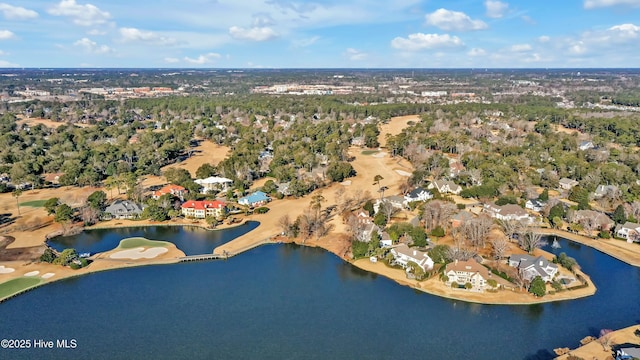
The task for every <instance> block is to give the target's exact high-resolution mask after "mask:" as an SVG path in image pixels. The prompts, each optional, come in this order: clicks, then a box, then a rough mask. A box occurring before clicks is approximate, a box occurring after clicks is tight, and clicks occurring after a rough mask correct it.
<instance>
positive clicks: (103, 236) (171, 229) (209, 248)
mask: <svg viewBox="0 0 640 360" xmlns="http://www.w3.org/2000/svg"><path fill="white" fill-rule="evenodd" d="M258 225H260V223H259V222H257V221H248V222H246V223H245V224H242V225H240V226H236V227H233V228H230V229H226V230H215V231H210V230H205V229H202V228H199V227H196V226H185V227H182V226H148V227H130V228H118V229H102V230H91V231H85V232H82V233H80V234H78V235H73V236H65V237H56V238H53V239H51V240H49V245H50V246H51V247H53V248H54V249H56V250H58V251H62V250H64V249H66V248H70V247H72V248H75V249H76V250H77V251H78V252H79V253H92V254H95V253H97V252H104V251H109V250H113V249H114V248H115V247H117V246H118V244H119V243H120V240H122V239H126V238H130V237H136V236H141V237H145V238H147V239H150V240H164V241H170V242H172V243H174V244H175V245H176V246H177V247H178V249H180V250H182V251H183V252H184V253H185V254H186V255H200V254H210V253H212V252H213V249H215V248H216V247H218V246H220V245H222V244H224V243H226V242H228V241H231V240H233V239H235V238H237V237H238V236H240V235H243V234H246V233H248V232H249V231H251V230H253V229H255V228H257V227H258Z"/></svg>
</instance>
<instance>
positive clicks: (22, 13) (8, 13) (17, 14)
mask: <svg viewBox="0 0 640 360" xmlns="http://www.w3.org/2000/svg"><path fill="white" fill-rule="evenodd" d="M0 12H2V16H4V18H5V19H9V20H24V19H33V18H37V17H38V13H37V12H35V11H33V10H29V9H25V8H23V7H19V6H13V5H9V4H5V3H0Z"/></svg>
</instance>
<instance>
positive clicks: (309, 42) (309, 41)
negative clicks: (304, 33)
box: [291, 36, 320, 47]
mask: <svg viewBox="0 0 640 360" xmlns="http://www.w3.org/2000/svg"><path fill="white" fill-rule="evenodd" d="M318 40H320V36H313V37H310V38H306V39H298V40H293V41H292V42H291V43H292V44H293V46H295V47H307V46H311V45H313V44H315V43H316V42H317V41H318Z"/></svg>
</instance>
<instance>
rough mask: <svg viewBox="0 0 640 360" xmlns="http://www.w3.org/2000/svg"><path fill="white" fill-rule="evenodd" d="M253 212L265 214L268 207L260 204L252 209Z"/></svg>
mask: <svg viewBox="0 0 640 360" xmlns="http://www.w3.org/2000/svg"><path fill="white" fill-rule="evenodd" d="M253 212H254V213H255V214H266V213H268V212H269V208H268V207H266V206H261V207H259V208H255V209H254V210H253Z"/></svg>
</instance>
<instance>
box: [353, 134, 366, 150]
mask: <svg viewBox="0 0 640 360" xmlns="http://www.w3.org/2000/svg"><path fill="white" fill-rule="evenodd" d="M351 145H353V146H360V147H364V145H365V142H364V136H358V137H354V138H353V139H351Z"/></svg>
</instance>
